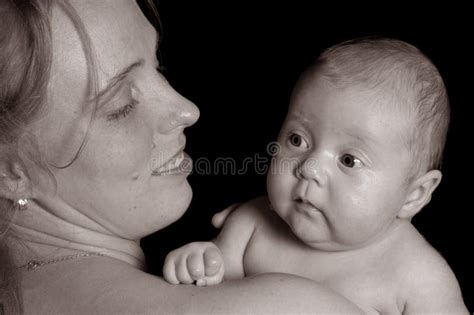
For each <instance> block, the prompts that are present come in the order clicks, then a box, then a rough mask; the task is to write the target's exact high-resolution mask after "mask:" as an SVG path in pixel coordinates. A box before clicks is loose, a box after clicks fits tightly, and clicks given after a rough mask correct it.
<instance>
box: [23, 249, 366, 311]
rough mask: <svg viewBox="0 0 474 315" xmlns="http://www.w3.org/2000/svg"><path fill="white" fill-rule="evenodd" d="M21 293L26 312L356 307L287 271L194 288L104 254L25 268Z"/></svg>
mask: <svg viewBox="0 0 474 315" xmlns="http://www.w3.org/2000/svg"><path fill="white" fill-rule="evenodd" d="M23 292H24V295H23V298H24V311H25V313H26V314H31V313H32V314H76V313H80V314H84V313H86V314H150V313H164V314H170V313H171V314H183V313H275V312H282V313H289V312H296V313H303V312H309V313H318V312H326V313H328V312H330V311H331V312H339V313H357V311H358V309H357V308H356V307H355V305H353V304H352V303H350V302H349V301H348V300H346V299H344V298H342V297H341V296H339V295H337V294H335V293H334V292H332V291H329V290H327V289H325V288H323V287H321V286H319V285H318V284H316V283H314V282H312V281H309V280H306V279H303V278H299V277H295V276H291V275H283V274H281V275H280V274H265V275H259V276H255V277H249V278H245V279H243V280H240V281H228V282H225V283H222V284H220V285H217V286H211V287H203V288H200V287H196V286H194V285H171V284H168V283H166V282H165V281H164V280H163V279H162V278H160V277H155V276H153V275H150V274H147V273H146V272H143V271H141V270H138V269H135V268H134V267H132V266H131V265H128V264H126V263H124V262H120V261H117V260H115V259H113V258H108V257H93V258H88V259H82V260H78V261H71V262H67V263H64V264H63V265H60V264H56V265H49V266H47V267H46V266H45V267H44V269H42V270H37V271H32V272H25V275H24V282H23ZM242 293H245V294H242Z"/></svg>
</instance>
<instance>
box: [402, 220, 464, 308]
mask: <svg viewBox="0 0 474 315" xmlns="http://www.w3.org/2000/svg"><path fill="white" fill-rule="evenodd" d="M413 230H414V231H411V232H410V233H407V236H406V239H404V245H403V246H399V247H398V252H397V259H396V261H397V263H398V266H397V268H396V275H397V277H398V280H399V288H400V296H401V298H402V299H403V300H404V301H405V312H404V313H407V314H409V313H450V314H465V313H466V312H467V309H466V308H465V306H464V302H463V299H462V295H461V291H460V288H459V284H458V282H457V280H456V277H455V275H454V273H453V271H452V270H451V268H450V267H449V265H448V263H447V262H446V260H445V259H444V258H443V257H442V256H441V254H440V253H438V251H436V249H434V248H433V247H432V246H431V245H430V244H429V243H428V242H427V241H426V240H425V239H424V238H423V236H421V234H419V233H418V232H417V231H416V230H415V229H414V228H413Z"/></svg>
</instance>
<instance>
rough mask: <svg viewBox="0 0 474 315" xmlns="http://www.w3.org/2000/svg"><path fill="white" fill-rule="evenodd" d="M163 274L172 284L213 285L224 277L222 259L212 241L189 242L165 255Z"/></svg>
mask: <svg viewBox="0 0 474 315" xmlns="http://www.w3.org/2000/svg"><path fill="white" fill-rule="evenodd" d="M163 276H164V277H165V279H166V281H168V282H169V283H172V284H179V283H184V284H191V283H193V282H194V281H196V285H197V286H210V285H215V284H218V283H221V282H222V279H223V277H224V260H223V259H222V255H221V252H220V250H219V248H217V246H216V245H214V243H211V242H194V243H189V244H187V245H184V246H183V247H180V248H178V249H175V250H174V251H172V252H170V253H169V254H168V256H166V259H165V264H164V266H163Z"/></svg>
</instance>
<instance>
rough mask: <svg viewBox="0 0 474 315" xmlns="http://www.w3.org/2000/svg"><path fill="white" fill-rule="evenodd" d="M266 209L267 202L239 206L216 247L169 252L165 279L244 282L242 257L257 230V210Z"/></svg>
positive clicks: (199, 282) (202, 283) (205, 283)
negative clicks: (262, 207)
mask: <svg viewBox="0 0 474 315" xmlns="http://www.w3.org/2000/svg"><path fill="white" fill-rule="evenodd" d="M264 205H265V199H262V198H259V199H255V200H252V201H249V202H247V203H245V204H243V205H240V206H238V207H237V208H236V209H235V210H234V211H233V212H232V213H231V214H230V215H229V217H228V218H227V219H226V221H225V224H224V227H223V229H222V231H221V232H220V233H219V235H218V237H217V238H216V239H215V240H214V243H212V242H194V243H190V244H187V245H185V246H183V247H180V248H178V249H176V250H174V251H172V252H170V253H169V254H168V256H167V257H166V260H165V264H164V266H163V275H164V277H165V279H166V280H167V281H168V282H170V283H173V284H178V283H185V284H190V283H193V282H194V281H196V284H197V285H199V286H209V285H214V284H218V283H220V282H221V281H222V278H223V277H224V273H225V278H226V279H238V278H243V277H244V276H245V274H244V268H243V257H244V253H245V249H246V247H247V244H248V242H249V240H250V238H251V236H252V234H253V231H254V229H255V226H256V225H255V223H256V218H257V216H258V215H257V212H258V211H256V210H258V209H256V207H259V206H264ZM224 266H225V267H224Z"/></svg>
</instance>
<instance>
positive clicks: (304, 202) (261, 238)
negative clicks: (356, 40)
mask: <svg viewBox="0 0 474 315" xmlns="http://www.w3.org/2000/svg"><path fill="white" fill-rule="evenodd" d="M384 93H385V94H384ZM386 93H387V92H386V91H384V90H382V89H380V90H369V89H367V88H365V87H363V86H357V85H355V86H349V87H344V88H341V87H338V86H336V85H334V84H332V83H330V82H329V81H328V80H327V79H325V78H323V77H320V76H318V74H317V73H312V74H306V76H303V78H302V79H301V80H300V82H299V83H298V85H297V87H296V88H295V91H294V94H293V97H292V101H291V105H290V109H289V112H288V115H287V117H286V120H285V122H284V124H283V127H282V129H281V131H280V135H279V139H278V143H279V153H278V154H277V155H276V156H275V157H274V158H273V159H272V167H271V168H270V170H269V172H268V174H267V190H268V199H267V198H266V197H265V198H259V199H256V200H252V201H250V202H248V203H245V204H243V205H241V206H238V207H237V208H236V209H235V210H234V211H233V213H232V214H231V215H230V217H229V218H228V219H227V221H226V222H225V224H224V227H223V230H222V231H221V233H220V234H219V236H218V237H217V238H216V239H215V241H214V243H209V242H200V243H190V244H188V245H186V246H184V247H182V248H179V249H177V250H175V251H173V252H171V253H170V254H169V255H168V257H167V259H166V261H165V266H164V275H165V279H167V280H168V281H169V282H170V283H175V284H177V283H192V282H193V281H195V280H196V283H197V285H202V286H203V285H214V284H217V283H219V282H220V281H221V280H222V279H223V278H225V279H240V278H243V277H247V276H253V275H257V274H264V273H269V272H284V273H289V274H294V275H299V276H302V277H305V278H308V279H312V280H314V281H316V282H318V283H321V284H324V285H325V286H327V287H330V288H331V289H333V290H334V291H336V292H339V293H341V294H343V295H344V296H346V297H347V298H348V299H350V300H351V301H353V302H354V303H356V304H357V305H358V306H359V307H360V308H361V309H363V310H364V312H365V313H367V314H379V313H384V314H401V313H403V314H420V313H425V314H430V313H438V314H467V310H466V308H465V306H464V303H463V300H462V296H461V292H460V289H459V285H458V283H457V281H456V278H455V276H454V274H453V273H452V271H451V270H450V268H449V266H448V265H447V263H446V262H445V261H444V259H443V258H442V257H441V256H440V255H439V254H438V253H437V252H436V251H435V250H434V249H433V248H432V247H431V246H430V245H429V244H428V242H426V241H425V240H424V238H423V237H422V236H421V235H420V234H419V233H418V232H417V231H416V229H415V228H414V227H413V225H412V224H411V222H410V219H411V217H413V216H414V215H415V214H416V213H417V212H418V211H419V210H421V208H423V206H424V205H425V204H426V203H428V202H429V200H430V197H431V194H432V192H433V190H434V189H435V188H436V187H437V185H438V184H439V181H440V180H441V173H440V172H439V171H438V170H431V171H428V172H424V173H423V172H419V173H416V174H413V168H412V167H411V165H412V163H413V155H412V154H411V153H410V152H409V150H408V148H407V146H406V140H405V139H406V138H407V137H408V136H409V135H408V131H409V130H411V129H410V124H411V123H413V120H412V119H411V118H410V117H409V116H408V114H407V113H404V112H403V111H402V110H400V109H397V108H398V107H397V106H391V104H389V102H393V98H391V97H388V96H387V95H386ZM413 175H415V176H413ZM270 205H271V206H270ZM210 253H212V254H213V255H216V254H215V253H217V254H220V255H221V257H222V258H221V259H220V260H217V261H216V262H214V263H213V264H212V265H211V264H209V262H208V259H206V255H209V254H210ZM203 257H204V259H203Z"/></svg>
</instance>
